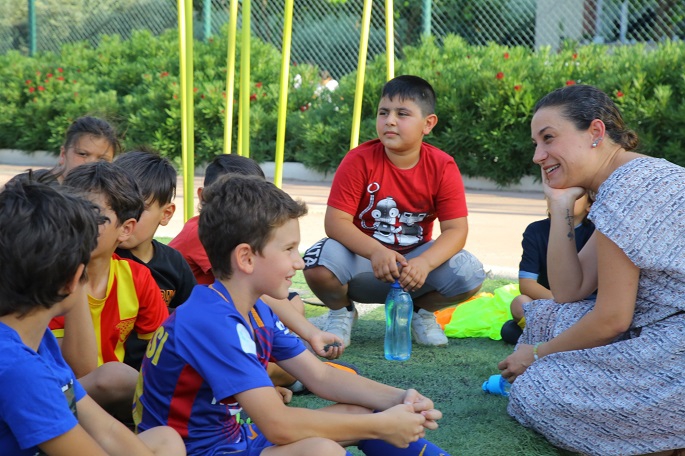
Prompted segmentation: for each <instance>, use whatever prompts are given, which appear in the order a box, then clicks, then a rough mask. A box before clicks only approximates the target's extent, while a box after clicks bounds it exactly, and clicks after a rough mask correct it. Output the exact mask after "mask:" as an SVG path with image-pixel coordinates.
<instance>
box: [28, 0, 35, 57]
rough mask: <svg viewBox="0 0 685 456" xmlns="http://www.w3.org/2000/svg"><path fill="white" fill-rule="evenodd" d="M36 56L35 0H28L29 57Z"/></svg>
mask: <svg viewBox="0 0 685 456" xmlns="http://www.w3.org/2000/svg"><path fill="white" fill-rule="evenodd" d="M35 54H36V0H29V55H30V56H31V57H33V56H34V55H35Z"/></svg>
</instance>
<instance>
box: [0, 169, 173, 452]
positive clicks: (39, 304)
mask: <svg viewBox="0 0 685 456" xmlns="http://www.w3.org/2000/svg"><path fill="white" fill-rule="evenodd" d="M97 210H98V209H97V206H95V205H94V204H93V203H91V202H89V201H87V200H85V199H83V198H81V197H77V196H75V195H73V194H70V193H69V192H68V191H66V190H65V189H64V188H52V187H49V186H48V185H45V184H41V183H37V182H34V181H33V180H32V176H31V174H30V173H29V174H28V175H25V176H22V177H20V178H18V179H14V180H13V181H12V182H10V183H8V184H7V186H6V187H5V189H4V190H3V191H2V192H0V246H2V248H0V276H1V277H2V278H3V279H2V280H0V453H2V454H3V455H19V456H21V455H26V456H29V455H37V454H48V455H76V454H87V455H106V454H110V455H112V454H128V455H151V454H159V455H169V456H171V455H184V454H185V449H184V447H183V442H182V440H181V438H180V437H179V436H178V434H177V433H176V432H174V431H173V430H172V429H171V428H168V427H166V428H155V429H151V430H150V431H148V432H144V433H142V434H140V435H139V436H138V437H136V436H135V435H134V434H133V433H132V432H131V431H130V430H129V429H127V428H126V426H124V425H123V424H121V423H119V422H118V421H116V420H115V419H114V418H113V417H111V416H110V415H108V414H107V413H106V412H105V411H104V410H102V409H101V408H100V407H99V406H98V405H97V403H95V402H94V401H93V399H91V398H90V397H89V396H88V395H87V394H86V392H85V391H84V389H83V387H82V386H81V384H80V383H79V381H78V380H77V379H76V376H75V375H74V373H73V371H72V370H71V369H70V368H69V366H68V365H67V363H66V362H65V361H64V358H62V355H61V353H60V349H59V346H58V344H57V341H56V339H55V337H54V336H53V334H52V333H51V332H50V331H49V330H48V329H47V326H48V323H49V322H50V320H51V319H52V318H53V317H56V316H59V315H64V314H67V315H68V314H71V313H74V312H76V313H79V312H80V311H81V309H85V312H86V313H87V312H88V309H87V307H88V299H87V297H86V283H87V276H86V274H85V268H86V265H87V264H88V261H89V260H90V253H91V251H92V250H93V249H94V248H95V246H96V245H97V237H98V223H99V222H101V220H100V217H99V216H98V215H97Z"/></svg>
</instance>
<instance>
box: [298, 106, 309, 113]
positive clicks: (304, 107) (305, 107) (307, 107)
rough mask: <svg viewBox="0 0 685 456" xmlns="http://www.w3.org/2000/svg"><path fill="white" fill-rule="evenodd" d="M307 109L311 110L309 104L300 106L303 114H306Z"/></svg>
mask: <svg viewBox="0 0 685 456" xmlns="http://www.w3.org/2000/svg"><path fill="white" fill-rule="evenodd" d="M307 109H309V104H306V105H302V106H300V111H302V112H305V111H306V110H307Z"/></svg>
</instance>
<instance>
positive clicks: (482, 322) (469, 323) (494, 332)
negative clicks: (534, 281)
mask: <svg viewBox="0 0 685 456" xmlns="http://www.w3.org/2000/svg"><path fill="white" fill-rule="evenodd" d="M519 294H521V293H520V292H519V286H518V284H517V283H511V284H509V285H505V286H503V287H499V288H497V289H495V294H494V296H482V297H480V298H476V299H472V300H471V301H467V302H465V303H463V304H460V305H458V306H457V308H456V309H454V312H453V313H452V318H451V319H450V322H449V323H447V324H446V325H445V335H446V336H447V337H455V338H463V337H489V338H490V339H492V340H501V339H502V336H501V335H500V329H502V325H503V324H504V323H505V322H506V321H507V320H511V318H512V317H511V310H510V308H509V306H510V305H511V301H512V299H514V298H515V297H516V296H518V295H519Z"/></svg>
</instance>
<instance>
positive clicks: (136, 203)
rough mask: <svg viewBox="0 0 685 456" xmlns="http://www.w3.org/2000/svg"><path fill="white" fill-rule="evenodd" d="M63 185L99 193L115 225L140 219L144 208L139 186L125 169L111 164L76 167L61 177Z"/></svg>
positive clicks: (103, 163) (101, 163)
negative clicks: (114, 218) (110, 212)
mask: <svg viewBox="0 0 685 456" xmlns="http://www.w3.org/2000/svg"><path fill="white" fill-rule="evenodd" d="M63 185H66V186H69V187H73V188H75V189H78V190H81V191H82V192H86V193H99V194H101V195H102V196H103V197H104V198H105V201H106V202H107V204H108V205H109V207H110V208H111V209H112V210H113V211H114V213H115V214H116V215H117V219H118V221H117V224H118V225H121V223H123V222H124V221H126V220H128V219H132V218H133V219H136V220H138V219H140V214H142V213H143V210H144V209H145V202H144V201H143V196H142V195H141V194H140V189H139V188H138V184H136V181H135V179H133V177H132V176H131V174H130V173H129V172H128V170H125V169H123V168H121V167H119V166H116V165H114V164H113V163H108V162H102V161H99V162H93V163H86V164H85V165H81V166H77V167H76V168H74V169H73V170H71V171H70V172H69V174H67V177H66V178H64V182H63Z"/></svg>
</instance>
